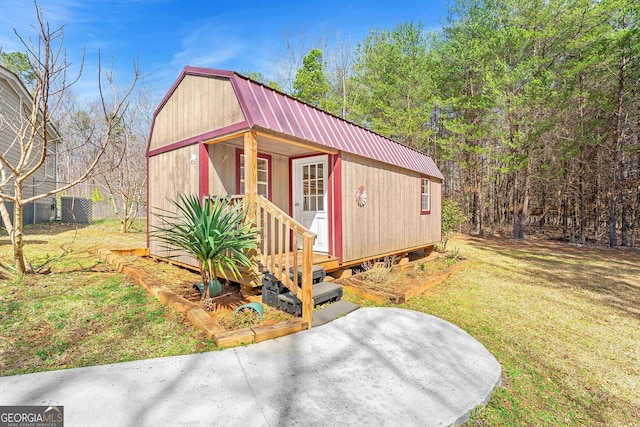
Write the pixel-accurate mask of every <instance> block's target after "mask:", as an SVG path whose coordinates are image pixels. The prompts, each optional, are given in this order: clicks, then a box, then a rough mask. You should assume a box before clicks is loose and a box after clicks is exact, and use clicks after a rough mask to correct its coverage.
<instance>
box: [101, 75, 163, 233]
mask: <svg viewBox="0 0 640 427" xmlns="http://www.w3.org/2000/svg"><path fill="white" fill-rule="evenodd" d="M152 109H153V107H152V104H151V102H150V99H149V96H148V93H147V91H146V90H144V88H142V89H141V90H137V91H136V92H135V93H134V94H133V96H132V98H131V102H130V108H129V109H128V110H127V112H126V114H125V115H123V116H122V118H121V122H120V125H119V127H118V129H117V132H116V135H115V138H114V142H113V143H112V144H111V145H109V147H108V148H107V151H106V153H105V156H104V158H103V162H104V166H105V167H104V168H102V171H101V173H100V174H99V175H98V176H96V178H95V180H96V182H97V183H99V184H100V185H102V186H103V187H104V188H106V189H107V192H108V195H109V200H110V202H111V206H112V209H113V212H114V213H115V214H116V216H117V217H118V219H119V220H120V231H121V232H123V233H126V232H127V231H128V230H129V229H130V227H131V225H132V224H133V222H134V221H135V219H136V217H137V215H138V213H139V212H140V211H141V210H142V209H143V208H144V207H145V203H146V194H147V192H146V184H147V168H146V157H145V155H146V137H147V135H148V133H149V129H150V128H151V117H152Z"/></svg>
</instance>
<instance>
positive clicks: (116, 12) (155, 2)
mask: <svg viewBox="0 0 640 427" xmlns="http://www.w3.org/2000/svg"><path fill="white" fill-rule="evenodd" d="M40 4H41V6H42V9H43V15H44V19H45V20H47V21H49V22H50V24H51V28H52V29H53V28H57V27H59V26H60V25H63V24H66V27H65V43H64V46H65V48H66V50H67V54H68V57H69V59H70V62H72V63H73V64H74V67H75V66H77V65H78V64H79V63H80V59H81V55H82V51H83V49H86V55H85V70H84V73H83V78H82V80H81V82H80V83H79V85H77V87H76V88H75V89H74V91H75V92H76V93H80V94H82V95H83V96H87V97H91V94H95V93H96V81H97V77H96V64H97V52H98V50H100V51H101V55H102V62H103V66H104V65H105V64H107V65H108V64H109V63H110V62H111V59H112V57H113V58H114V65H115V70H116V72H117V77H118V80H119V81H120V82H127V81H128V80H130V78H131V74H132V69H133V65H132V64H133V61H134V60H136V59H137V60H138V63H139V67H140V69H141V71H143V72H151V71H153V74H152V75H151V76H150V77H148V78H147V81H146V84H147V85H148V86H150V87H151V88H153V90H155V91H158V92H160V93H161V94H164V93H165V92H166V91H167V90H168V88H169V87H170V86H171V84H172V83H173V81H174V80H175V79H176V77H177V76H178V75H179V73H180V71H181V70H182V68H183V67H184V66H185V65H191V66H199V67H210V68H220V69H230V70H235V71H241V72H246V71H259V72H263V73H264V74H266V75H269V74H270V69H271V67H272V60H271V58H273V57H274V56H275V57H278V56H282V55H283V53H282V52H283V51H284V39H285V34H287V33H288V34H290V35H291V36H292V37H294V40H295V37H297V36H299V35H300V34H307V36H306V40H308V41H312V40H316V39H318V38H319V37H323V35H324V37H327V36H334V35H335V34H336V33H337V32H339V33H340V35H341V38H342V39H343V40H351V42H352V43H353V44H355V43H357V42H358V41H360V40H363V39H364V38H365V37H366V36H367V34H368V33H369V30H370V29H371V28H379V29H391V28H393V27H395V26H396V25H397V24H399V23H401V22H407V21H414V22H422V23H423V24H424V26H425V28H426V29H437V28H439V27H440V25H441V23H443V22H444V21H445V19H446V16H447V5H448V0H423V1H419V0H395V1H374V0H368V1H367V0H364V1H360V0H354V1H336V0H326V1H322V2H309V1H304V0H302V1H278V2H269V1H263V2H253V1H250V0H245V1H217V0H216V1H214V0H209V1H204V0H200V1H196V0H189V1H180V0H109V1H103V0H40ZM0 10H2V13H0V47H2V49H3V51H4V52H11V51H15V50H24V49H23V47H22V46H21V44H20V41H19V39H18V38H17V37H16V36H15V34H14V32H13V29H14V28H15V29H16V30H17V31H18V33H19V34H20V35H21V36H23V38H28V37H29V36H31V35H33V34H34V30H33V28H32V26H33V25H35V24H36V15H35V7H34V5H33V2H32V1H31V0H0Z"/></svg>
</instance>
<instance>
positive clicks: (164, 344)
mask: <svg viewBox="0 0 640 427" xmlns="http://www.w3.org/2000/svg"><path fill="white" fill-rule="evenodd" d="M26 232H27V234H28V235H27V238H26V241H27V245H28V246H27V254H28V255H29V259H30V260H31V261H32V263H33V264H34V266H36V267H37V266H39V265H41V264H42V263H44V262H46V260H51V259H56V258H58V257H59V256H60V255H62V254H63V253H64V249H67V248H68V247H69V245H71V246H70V251H69V253H67V254H66V255H64V256H62V257H61V258H60V259H57V260H56V261H54V262H52V263H51V264H50V267H51V270H52V271H51V273H49V274H46V275H35V276H26V277H24V278H22V279H20V280H14V281H3V282H0V373H1V375H13V374H20V373H28V372H38V371H45V370H52V369H64V368H71V367H78V366H90V365H98V364H105V363H115V362H122V361H128V360H137V359H146V358H150V357H158V356H170V355H178V354H188V353H195V352H199V351H205V350H210V349H212V348H213V344H212V342H211V341H210V340H208V339H207V338H206V337H205V336H204V335H202V334H200V333H199V332H198V331H197V330H195V329H194V328H193V327H191V326H190V324H188V323H187V322H186V319H184V316H182V315H177V314H175V313H174V312H172V311H171V310H170V309H168V308H166V307H165V306H164V305H163V304H161V303H160V302H158V301H157V300H156V299H155V298H154V297H152V296H150V295H148V294H147V292H146V290H145V289H143V288H141V287H139V286H135V285H133V284H132V283H131V282H130V281H129V280H128V279H127V278H126V277H125V276H124V275H122V274H120V273H118V272H116V271H114V270H113V268H111V267H110V266H109V265H106V264H105V263H104V262H102V261H101V260H99V259H98V258H97V250H98V249H99V248H100V247H108V248H125V247H144V246H145V244H146V237H145V234H144V233H143V232H141V231H140V230H138V231H135V232H133V233H129V234H126V235H122V234H120V233H119V232H118V226H117V224H116V223H115V222H103V223H98V224H95V225H92V226H90V227H84V228H80V229H78V230H76V229H75V227H73V226H68V225H60V224H53V225H48V226H37V227H29V228H28V229H27V230H26ZM0 244H1V245H0V257H2V259H3V260H5V261H6V260H10V255H11V245H10V244H9V241H8V239H6V238H3V239H2V240H0Z"/></svg>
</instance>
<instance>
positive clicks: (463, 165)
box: [18, 0, 640, 246]
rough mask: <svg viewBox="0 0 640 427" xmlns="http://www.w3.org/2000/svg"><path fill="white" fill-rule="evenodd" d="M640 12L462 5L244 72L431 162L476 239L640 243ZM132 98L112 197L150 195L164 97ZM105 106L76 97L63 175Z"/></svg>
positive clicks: (106, 178) (306, 46)
mask: <svg viewBox="0 0 640 427" xmlns="http://www.w3.org/2000/svg"><path fill="white" fill-rule="evenodd" d="M639 15H640V2H638V1H633V0H601V1H598V0H531V1H526V2H523V1H516V0H506V1H504V0H499V1H498V0H478V1H474V0H458V1H454V2H453V3H452V4H451V6H450V8H449V17H448V19H447V22H445V23H443V25H442V27H441V28H440V29H438V30H436V31H426V30H425V28H424V27H423V25H422V24H421V23H419V22H418V23H416V22H405V23H401V24H399V25H397V26H396V27H395V28H392V29H372V30H371V31H370V33H369V35H368V36H367V37H366V38H365V39H364V40H360V41H352V40H345V39H343V38H342V36H341V35H339V34H336V35H326V34H325V35H317V34H316V35H314V37H315V39H314V40H310V36H308V35H306V34H304V33H303V34H296V35H295V36H292V35H288V36H285V37H284V43H283V45H282V49H280V51H278V50H277V49H276V53H275V54H274V55H273V58H272V67H271V71H270V72H269V73H257V72H251V71H242V70H240V71H241V72H242V73H243V74H247V75H248V76H249V77H252V78H254V79H256V80H258V81H261V82H263V83H265V84H267V85H269V86H272V87H275V88H278V89H280V90H282V91H284V92H287V93H289V94H291V95H292V96H295V97H298V98H300V99H301V100H303V101H306V102H309V103H311V104H314V105H316V106H318V107H320V108H323V109H325V110H327V111H329V112H331V113H333V114H336V115H338V116H341V117H344V118H345V119H347V120H350V121H353V122H355V123H357V124H360V125H362V126H364V127H367V128H370V129H371V130H373V131H375V132H377V133H380V134H382V135H384V136H387V137H389V138H392V139H394V140H396V141H399V142H401V143H403V144H406V145H408V146H410V147H413V148H415V149H417V150H421V151H424V152H426V153H428V154H430V155H432V156H433V157H434V159H435V160H436V162H437V164H438V165H439V167H440V168H441V170H442V171H443V173H444V175H445V185H444V190H443V191H444V198H445V200H446V201H447V202H455V203H457V204H458V205H459V206H460V208H461V209H462V211H463V213H464V214H465V215H466V218H467V222H466V224H465V231H468V232H472V233H477V234H485V233H491V234H493V233H502V234H504V233H506V234H507V235H511V236H513V237H514V238H517V239H522V238H524V237H525V234H531V233H534V232H535V233H540V232H544V233H547V234H548V235H550V236H553V237H560V238H563V239H565V240H567V241H571V242H578V243H583V244H584V243H601V244H609V245H611V246H636V245H637V238H638V228H639V225H640V224H639V222H640V164H639V163H640V154H639V151H640V148H639V147H640V145H639V141H638V132H639V131H640V87H639V86H640V61H639V53H640V32H639V30H638V17H639ZM18 59H19V58H18ZM23 65H24V64H23ZM195 65H197V64H195ZM23 68H24V67H23ZM27 68H28V67H27ZM23 71H24V69H23ZM27 71H28V70H27ZM267 74H268V75H267ZM22 77H23V78H24V79H25V80H26V79H28V78H29V73H28V72H26V73H23V74H22ZM152 80H153V75H151V76H150V77H149V80H148V81H149V82H151V81H152ZM163 95H164V94H159V95H157V96H156V98H158V99H160V98H161V97H162V96H163ZM133 98H134V99H133V100H132V102H133V104H135V105H133V106H132V107H130V108H128V109H127V112H131V114H129V115H128V116H126V117H123V118H119V120H120V127H119V128H118V132H117V134H116V137H117V138H116V139H117V141H115V142H114V144H112V145H113V147H112V150H111V152H112V153H111V154H112V155H110V156H105V159H104V160H103V162H111V163H113V164H114V165H116V166H117V167H113V168H110V170H115V171H117V172H118V173H125V172H126V173H125V175H124V176H116V177H115V178H114V176H111V175H108V174H103V175H102V176H96V177H94V178H93V180H94V182H96V183H102V184H101V185H103V187H105V188H106V187H108V185H107V184H113V183H117V184H118V185H119V186H120V187H123V188H125V189H124V190H122V189H119V188H115V189H111V188H107V193H109V194H105V196H108V197H112V198H113V200H116V199H118V200H125V201H126V200H137V201H140V200H142V198H143V197H142V196H141V195H140V194H138V193H137V192H136V191H130V189H132V188H133V189H134V190H140V189H144V188H145V183H144V179H146V178H145V174H144V173H142V172H143V171H144V143H145V139H146V136H145V135H148V127H149V124H150V118H151V110H152V108H150V107H149V106H150V105H157V102H156V103H155V104H154V103H153V102H149V99H150V97H149V96H147V95H144V94H142V95H140V96H137V97H133ZM151 98H153V96H152V97H151ZM94 110H95V109H94V108H92V107H90V106H86V105H80V106H79V105H77V104H74V105H73V106H72V107H70V109H69V111H70V112H69V114H67V115H66V116H64V117H63V118H61V119H60V120H59V121H58V125H59V128H60V129H62V130H63V131H64V133H65V134H66V136H65V137H66V140H67V143H66V144H65V145H66V147H67V148H69V150H67V151H66V152H65V153H62V154H61V158H60V164H61V167H62V170H61V171H60V177H61V179H62V180H63V181H64V180H68V179H67V178H66V177H67V175H70V174H72V173H71V172H73V171H72V170H73V168H74V167H78V165H80V166H82V165H81V161H82V158H83V156H85V157H86V153H85V154H82V152H81V151H77V150H75V149H72V148H73V147H74V144H73V143H72V142H73V141H74V138H76V139H77V136H78V135H83V134H85V133H87V132H93V128H94V126H93V125H94V124H95V123H98V122H100V121H101V120H103V119H101V118H99V117H95V115H94V114H92V111H94ZM65 120H66V122H65ZM145 127H146V128H145ZM143 128H145V129H146V131H145V129H143ZM125 148H126V149H125ZM67 153H68V154H67ZM123 153H125V154H126V155H125V157H123V156H122V155H123ZM89 154H91V153H89ZM89 157H91V156H90V155H89ZM123 158H126V160H127V161H126V162H123V161H122V159H123ZM65 167H66V168H67V169H68V170H67V169H64V168H65ZM129 172H131V173H129ZM111 186H113V185H111ZM110 193H118V194H119V195H117V196H116V197H114V194H110ZM120 193H121V194H120ZM129 193H131V194H129ZM136 203H137V204H136V205H135V206H140V203H138V202H136ZM116 208H117V206H116V205H114V209H116ZM132 209H133V208H131V206H130V205H127V203H123V204H122V210H123V211H125V212H128V211H131V210H132ZM126 216H127V214H125V215H123V218H125V217H126ZM123 221H124V223H125V224H126V223H127V220H126V218H125V219H124V220H123Z"/></svg>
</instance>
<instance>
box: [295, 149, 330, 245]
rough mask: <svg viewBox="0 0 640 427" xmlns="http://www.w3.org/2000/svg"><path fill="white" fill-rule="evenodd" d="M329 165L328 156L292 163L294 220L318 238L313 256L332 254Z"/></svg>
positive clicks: (298, 160)
mask: <svg viewBox="0 0 640 427" xmlns="http://www.w3.org/2000/svg"><path fill="white" fill-rule="evenodd" d="M328 163H329V162H328V157H327V156H326V155H325V156H315V157H305V158H304V159H295V160H293V161H292V162H291V166H292V169H293V176H292V185H293V218H294V219H295V220H296V221H298V222H299V223H301V224H302V225H304V226H305V227H306V228H308V229H309V230H311V231H312V232H314V233H315V234H316V235H317V236H318V237H316V241H315V245H314V246H313V250H314V252H329V218H328V217H329V215H328V205H329V203H328V200H327V177H328V175H329V169H328Z"/></svg>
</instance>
